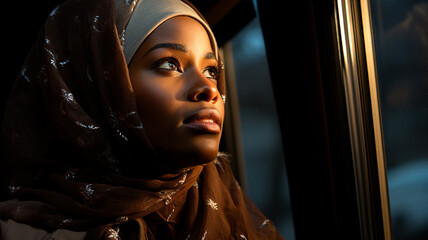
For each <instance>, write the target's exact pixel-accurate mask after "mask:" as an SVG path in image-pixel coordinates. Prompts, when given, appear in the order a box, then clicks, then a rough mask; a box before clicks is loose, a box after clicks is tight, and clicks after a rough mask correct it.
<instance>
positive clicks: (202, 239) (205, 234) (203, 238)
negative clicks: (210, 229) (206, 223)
mask: <svg viewBox="0 0 428 240" xmlns="http://www.w3.org/2000/svg"><path fill="white" fill-rule="evenodd" d="M206 236H207V231H206V230H205V232H204V236H202V238H201V240H205V237H206Z"/></svg>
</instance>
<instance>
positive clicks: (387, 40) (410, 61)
mask: <svg viewBox="0 0 428 240" xmlns="http://www.w3.org/2000/svg"><path fill="white" fill-rule="evenodd" d="M371 7H372V19H373V27H374V39H375V41H374V43H375V52H376V63H377V75H378V82H379V93H380V94H379V95H380V102H381V113H382V121H383V132H384V141H385V153H386V159H387V166H388V185H389V197H390V207H391V220H392V229H393V234H394V239H396V240H401V239H406V240H411V239H427V238H428V31H427V29H428V3H427V2H426V1H385V0H373V1H371Z"/></svg>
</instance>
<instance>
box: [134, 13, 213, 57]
mask: <svg viewBox="0 0 428 240" xmlns="http://www.w3.org/2000/svg"><path fill="white" fill-rule="evenodd" d="M159 43H178V44H182V45H185V46H186V47H187V48H189V49H190V50H197V49H200V50H203V51H204V52H207V51H211V52H212V51H213V49H212V46H211V42H210V38H209V36H208V33H207V31H206V29H205V28H204V27H203V26H202V24H201V23H200V22H199V21H197V20H195V19H193V18H191V17H188V16H177V17H173V18H170V19H168V20H166V21H165V22H163V23H162V24H161V25H159V26H158V27H157V28H156V29H155V30H154V31H153V32H152V33H151V34H150V35H149V36H148V37H147V39H146V40H145V41H144V42H143V45H142V46H141V47H142V48H143V49H145V50H148V49H150V47H152V46H154V45H156V44H159Z"/></svg>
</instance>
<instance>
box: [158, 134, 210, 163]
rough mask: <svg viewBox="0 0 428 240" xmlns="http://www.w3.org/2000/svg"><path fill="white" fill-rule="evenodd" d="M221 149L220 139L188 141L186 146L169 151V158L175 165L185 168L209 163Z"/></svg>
mask: <svg viewBox="0 0 428 240" xmlns="http://www.w3.org/2000/svg"><path fill="white" fill-rule="evenodd" d="M218 151H219V142H218V141H215V142H214V141H198V142H196V143H194V142H187V143H186V146H185V147H181V148H179V149H175V151H168V152H169V153H167V156H165V157H167V159H170V161H171V164H172V165H174V166H175V167H179V168H185V167H190V166H195V165H201V164H205V163H209V162H211V161H213V160H215V159H216V158H217V154H218Z"/></svg>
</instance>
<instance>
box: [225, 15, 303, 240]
mask: <svg viewBox="0 0 428 240" xmlns="http://www.w3.org/2000/svg"><path fill="white" fill-rule="evenodd" d="M231 42H232V49H233V56H234V65H235V72H236V85H237V89H238V100H239V110H240V119H241V131H242V141H243V151H244V158H245V168H246V176H247V193H248V195H249V196H250V198H251V199H252V200H253V201H254V203H255V204H256V205H257V206H258V207H259V208H260V209H261V210H262V212H263V213H264V214H265V215H266V216H267V217H268V218H269V219H270V220H272V221H273V222H274V223H275V225H276V227H277V228H278V230H279V231H280V233H281V234H282V235H283V236H284V237H285V238H286V239H287V240H292V239H295V237H294V230H293V222H292V216H291V207H290V198H289V193H288V183H287V177H286V173H285V166H284V156H283V153H282V142H281V135H280V129H279V122H278V118H277V113H276V108H275V102H274V99H273V91H272V85H271V81H270V78H269V71H268V65H267V60H266V53H265V47H264V41H263V36H262V32H261V28H260V25H259V20H258V19H255V20H253V21H252V22H251V23H250V24H248V26H246V27H245V28H244V29H243V30H242V31H241V32H240V33H238V34H237V35H236V36H235V37H234V38H233V39H232V41H231Z"/></svg>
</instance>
